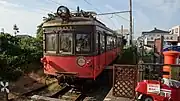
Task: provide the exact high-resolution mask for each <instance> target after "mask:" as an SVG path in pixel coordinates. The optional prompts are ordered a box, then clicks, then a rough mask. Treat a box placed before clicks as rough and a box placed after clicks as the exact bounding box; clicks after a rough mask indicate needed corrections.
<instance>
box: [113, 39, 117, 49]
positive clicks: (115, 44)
mask: <svg viewBox="0 0 180 101" xmlns="http://www.w3.org/2000/svg"><path fill="white" fill-rule="evenodd" d="M116 40H117V39H116V37H115V38H114V47H115V48H116V46H117V41H116Z"/></svg>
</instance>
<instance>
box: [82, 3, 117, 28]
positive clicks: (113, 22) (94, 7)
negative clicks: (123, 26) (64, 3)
mask: <svg viewBox="0 0 180 101" xmlns="http://www.w3.org/2000/svg"><path fill="white" fill-rule="evenodd" d="M84 1H85V2H86V3H87V4H89V5H91V6H93V4H92V3H90V2H88V1H87V0H84ZM93 8H94V9H95V10H96V11H98V12H100V13H101V14H102V12H101V11H100V10H99V9H98V8H96V7H93ZM107 18H108V17H107ZM108 19H109V20H110V22H111V23H112V24H113V26H114V27H117V26H116V25H115V24H114V22H113V20H112V19H111V18H108Z"/></svg>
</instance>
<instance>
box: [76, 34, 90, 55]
mask: <svg viewBox="0 0 180 101" xmlns="http://www.w3.org/2000/svg"><path fill="white" fill-rule="evenodd" d="M90 42H91V41H90V34H76V52H78V53H86V52H90V46H91V44H90Z"/></svg>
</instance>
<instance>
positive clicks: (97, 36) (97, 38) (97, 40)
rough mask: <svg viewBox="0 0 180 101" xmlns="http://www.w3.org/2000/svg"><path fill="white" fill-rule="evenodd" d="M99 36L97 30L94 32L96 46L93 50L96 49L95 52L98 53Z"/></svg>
mask: <svg viewBox="0 0 180 101" xmlns="http://www.w3.org/2000/svg"><path fill="white" fill-rule="evenodd" d="M99 36H100V33H99V32H97V33H96V48H95V49H96V50H95V51H96V53H98V54H99V53H100V49H99V48H100V47H99V43H100V42H99Z"/></svg>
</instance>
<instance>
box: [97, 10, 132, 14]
mask: <svg viewBox="0 0 180 101" xmlns="http://www.w3.org/2000/svg"><path fill="white" fill-rule="evenodd" d="M128 12H129V11H120V12H109V13H100V14H97V15H109V14H118V13H128Z"/></svg>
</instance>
